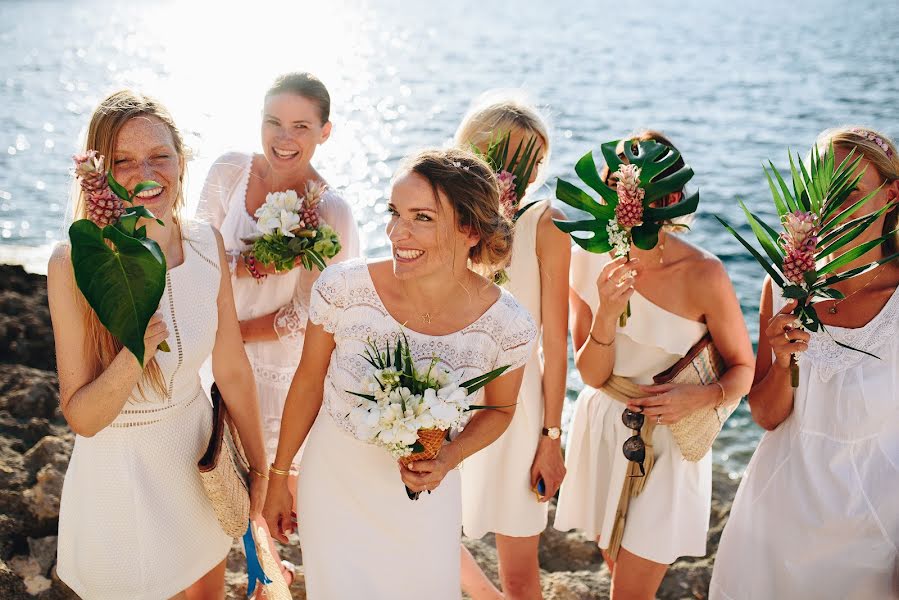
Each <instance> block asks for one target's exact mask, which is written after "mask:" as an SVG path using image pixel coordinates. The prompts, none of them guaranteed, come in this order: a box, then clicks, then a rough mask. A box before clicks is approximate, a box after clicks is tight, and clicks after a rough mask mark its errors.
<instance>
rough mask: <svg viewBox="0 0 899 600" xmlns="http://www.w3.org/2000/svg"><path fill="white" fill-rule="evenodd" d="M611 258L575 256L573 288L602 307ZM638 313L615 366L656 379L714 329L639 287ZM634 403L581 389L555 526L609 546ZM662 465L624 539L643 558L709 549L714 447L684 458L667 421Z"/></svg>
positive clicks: (634, 504) (620, 334)
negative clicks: (602, 279) (600, 285)
mask: <svg viewBox="0 0 899 600" xmlns="http://www.w3.org/2000/svg"><path fill="white" fill-rule="evenodd" d="M610 260H611V258H610V257H609V256H608V255H607V254H593V253H590V252H586V251H584V250H582V249H580V248H578V249H575V251H574V252H572V256H571V287H572V288H573V289H574V290H575V291H576V292H577V294H578V296H579V297H580V298H581V299H582V300H583V301H584V302H586V303H587V304H588V305H589V306H590V308H591V310H593V311H594V312H595V311H596V310H597V307H598V306H599V292H598V291H597V288H596V279H597V277H599V273H600V271H602V268H603V267H604V266H605V265H606V264H607V263H608V262H609V261H610ZM631 311H632V314H631V316H630V318H629V319H628V321H627V325H626V326H625V327H623V328H621V327H619V328H618V331H617V333H616V336H615V366H614V368H613V372H614V373H615V374H616V375H620V376H622V377H628V378H630V379H632V380H633V381H635V382H636V383H641V384H649V385H651V384H652V378H653V376H654V375H657V374H658V373H660V372H662V371H664V370H665V369H667V368H668V367H670V366H671V365H673V364H674V363H676V362H677V361H678V360H679V359H681V358H682V357H683V356H684V355H686V354H687V352H688V351H689V350H690V348H691V347H692V346H693V345H694V344H695V343H696V342H698V341H699V340H700V339H701V338H702V336H703V335H705V333H706V331H707V328H706V326H705V325H704V324H702V323H698V322H696V321H692V320H689V319H686V318H684V317H681V316H679V315H676V314H674V313H671V312H669V311H667V310H665V309H663V308H660V307H659V306H657V305H655V304H653V303H652V302H650V301H649V300H647V299H646V298H644V297H643V296H641V295H640V294H638V293H635V294H634V295H633V296H632V297H631ZM624 408H625V407H624V404H622V403H621V402H618V401H617V400H615V399H613V398H612V397H611V396H608V395H607V394H605V393H604V392H603V391H602V390H596V389H593V388H591V387H589V386H587V387H585V388H584V390H583V391H582V392H581V394H580V396H578V399H577V404H576V405H575V411H574V417H573V419H572V423H571V433H570V435H569V438H568V447H567V451H566V458H565V466H566V467H567V469H568V474H567V476H566V478H565V482H564V483H563V484H562V489H561V492H560V497H559V504H558V508H557V510H556V519H555V523H554V527H555V528H556V529H560V530H562V531H568V530H570V529H580V530H582V531H583V532H584V533H585V534H586V535H587V537H589V538H590V539H596V540H598V543H599V547H600V548H603V549H605V548H607V547H608V545H609V540H610V538H611V534H612V528H613V525H614V521H615V511H616V509H617V507H618V499H619V497H620V494H621V488H622V485H623V483H624V478H625V477H626V471H627V465H628V461H627V459H625V458H624V454H623V452H622V450H621V447H622V445H623V444H624V441H625V440H627V439H628V438H629V437H631V436H632V435H633V432H632V431H631V430H630V429H628V428H627V427H625V426H624V423H622V422H621V414H622V413H623V412H624ZM652 441H653V449H654V450H655V466H654V467H653V468H652V471H651V473H650V474H649V475H648V479H647V481H646V484H645V487H644V489H643V492H642V493H641V494H640V495H639V496H637V497H636V498H633V499H631V501H630V507H629V509H628V514H627V523H626V524H625V528H624V537H623V539H622V544H621V547H622V548H625V549H626V550H628V551H629V552H632V553H633V554H636V555H637V556H640V557H642V558H645V559H648V560H651V561H654V562H657V563H663V564H670V563H673V562H674V561H675V560H677V558H678V557H680V556H703V555H705V553H706V535H707V533H708V528H709V516H710V515H711V503H712V457H711V452H709V453H708V454H706V456H705V457H703V458H702V459H701V460H699V461H698V462H689V461H687V460H686V459H684V457H683V455H682V454H681V451H680V448H678V446H677V443H676V442H675V441H674V438H673V436H672V435H671V430H670V429H668V428H667V427H665V426H664V425H661V426H657V427H656V428H655V430H654V432H653V438H652Z"/></svg>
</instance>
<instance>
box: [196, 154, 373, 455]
mask: <svg viewBox="0 0 899 600" xmlns="http://www.w3.org/2000/svg"><path fill="white" fill-rule="evenodd" d="M252 161H253V157H252V155H250V154H241V153H237V152H231V153H228V154H225V155H223V156H221V157H220V158H219V159H218V160H216V161H215V163H214V164H213V165H212V167H211V168H210V169H209V175H208V176H207V177H206V183H205V184H204V186H203V191H202V193H201V195H200V206H199V208H198V210H197V214H198V215H200V216H202V217H203V218H206V219H207V220H208V221H209V222H210V223H211V224H212V225H214V226H215V227H217V228H218V229H219V230H220V231H221V234H222V239H223V240H224V242H225V250H227V251H228V252H240V251H242V250H245V249H246V248H248V245H247V244H246V243H244V242H243V239H244V238H248V237H250V236H251V235H253V234H255V233H256V232H257V230H256V221H255V219H254V218H253V217H251V216H250V214H249V213H247V208H246V206H247V205H246V201H247V185H248V183H249V180H250V168H251V165H252ZM298 192H299V193H302V190H298ZM320 214H321V219H322V220H323V221H324V222H325V223H327V224H328V225H330V226H331V227H333V228H334V230H335V231H336V232H337V234H338V235H339V236H340V244H341V250H340V252H338V253H337V255H336V256H335V257H334V258H332V259H331V260H330V261H329V263H331V264H334V263H337V262H340V261H343V260H347V259H349V258H355V257H357V256H359V232H358V230H357V228H356V221H355V220H354V218H353V213H352V210H351V209H350V207H349V205H348V204H347V203H346V201H345V200H344V199H343V198H341V197H340V196H339V195H337V194H336V193H335V192H334V191H332V190H330V189H329V190H327V191H326V192H325V194H324V196H323V197H322V202H321V205H320ZM238 268H242V267H238ZM318 276H319V271H318V270H317V269H316V270H314V271H308V270H306V269H304V268H302V267H298V268H295V269H292V270H290V271H288V272H286V273H281V274H276V275H269V276H268V277H266V278H265V279H263V280H262V281H260V282H257V281H256V280H255V279H253V278H251V277H234V276H232V278H231V285H232V288H233V290H234V302H235V305H236V307H237V318H238V319H240V320H242V321H243V320H249V319H253V318H256V317H261V316H264V315H268V314H271V313H277V315H276V317H275V331H276V332H277V333H278V339H277V340H272V341H268V342H253V343H249V344H246V345H245V348H246V351H247V357H248V358H249V359H250V364H251V365H252V366H253V374H254V376H255V378H256V389H257V392H258V394H259V408H260V411H261V413H262V428H263V433H264V436H265V448H266V453H267V454H268V458H269V461H272V460H274V458H275V451H276V450H277V448H278V433H279V431H280V426H281V413H282V412H283V411H284V400H285V398H286V397H287V390H288V389H289V388H290V381H291V380H292V379H293V375H294V372H295V371H296V369H297V365H299V364H300V355H301V354H302V350H303V336H304V335H305V332H306V317H307V313H308V308H309V294H310V293H311V291H312V284H313V283H315V280H316V279H317V278H318ZM298 462H299V458H298V457H297V458H295V460H294V466H296V464H297V463H298Z"/></svg>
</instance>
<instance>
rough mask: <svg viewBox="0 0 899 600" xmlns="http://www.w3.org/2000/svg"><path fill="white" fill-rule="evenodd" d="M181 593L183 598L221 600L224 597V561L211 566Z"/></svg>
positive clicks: (187, 599)
mask: <svg viewBox="0 0 899 600" xmlns="http://www.w3.org/2000/svg"><path fill="white" fill-rule="evenodd" d="M182 594H183V595H184V596H183V597H184V599H185V600H222V599H223V598H224V597H225V561H224V560H223V561H222V562H220V563H219V564H217V565H216V566H214V567H212V569H210V570H209V572H208V573H206V574H205V575H203V576H202V577H200V578H199V579H198V580H197V581H196V582H194V583H193V584H192V585H191V586H190V587H189V588H187V589H186V590H184V592H182ZM177 597H178V596H175V598H177Z"/></svg>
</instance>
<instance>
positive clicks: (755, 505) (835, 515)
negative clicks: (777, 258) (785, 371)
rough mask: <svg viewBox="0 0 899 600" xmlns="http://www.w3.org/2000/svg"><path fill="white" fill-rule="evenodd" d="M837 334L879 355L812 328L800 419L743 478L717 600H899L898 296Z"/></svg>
mask: <svg viewBox="0 0 899 600" xmlns="http://www.w3.org/2000/svg"><path fill="white" fill-rule="evenodd" d="M774 296H775V297H774V310H775V312H776V311H779V310H780V309H781V308H782V307H783V299H782V298H781V294H780V292H779V290H777V289H776V288H775V290H774ZM827 331H828V332H830V334H831V335H832V336H833V338H834V339H836V340H839V341H840V342H842V343H844V344H848V345H850V346H852V347H854V348H858V349H861V350H865V351H866V352H871V353H873V354H875V355H876V356H878V357H879V359H877V358H872V357H869V356H865V355H864V354H862V353H860V352H856V351H854V350H849V349H846V348H841V347H840V346H838V345H837V344H836V343H835V342H834V339H831V338H830V337H829V336H828V335H827V333H820V332H819V333H812V339H811V342H810V344H809V349H808V351H807V352H805V353H803V354H801V355H800V359H799V376H800V380H799V387H798V388H797V389H796V391H795V401H794V405H793V412H792V413H791V414H790V416H789V417H787V419H786V420H785V421H784V422H783V423H781V424H780V426H779V427H778V428H777V429H775V430H774V431H769V432H766V433H765V435H764V437H763V438H762V440H761V442H759V445H758V448H756V451H755V454H753V456H752V460H751V461H750V463H749V466H748V467H747V469H746V473H745V475H744V476H743V481H742V482H741V483H740V488H739V490H738V491H737V495H736V498H735V500H734V504H733V507H732V508H731V513H730V519H729V520H728V522H727V526H726V527H725V529H724V533H723V535H722V536H721V544H720V546H719V548H718V555H717V558H716V560H715V569H714V572H713V574H712V585H711V590H710V592H711V598H714V599H717V600H737V599H739V600H750V599H752V600H761V599H766V600H767V599H768V598H791V599H795V600H805V599H809V600H812V599H814V600H827V599H831V598H833V599H837V598H838V599H840V600H856V599H857V600H862V599H865V600H867V599H869V598H899V553H897V546H899V335H897V333H899V291H896V292H894V293H893V296H892V298H891V299H890V300H889V301H888V302H887V304H886V305H885V306H884V308H883V309H882V310H881V311H880V313H879V314H878V315H877V316H876V317H874V318H873V319H872V320H871V321H869V322H868V324H867V325H865V326H864V327H861V328H858V329H845V328H842V327H828V328H827Z"/></svg>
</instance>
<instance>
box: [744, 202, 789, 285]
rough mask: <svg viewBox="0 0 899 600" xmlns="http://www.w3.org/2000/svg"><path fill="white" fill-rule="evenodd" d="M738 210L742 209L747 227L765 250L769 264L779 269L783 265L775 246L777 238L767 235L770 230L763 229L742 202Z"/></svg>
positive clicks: (778, 249) (778, 248)
mask: <svg viewBox="0 0 899 600" xmlns="http://www.w3.org/2000/svg"><path fill="white" fill-rule="evenodd" d="M740 208H742V209H743V213H744V214H745V215H746V220H747V221H748V222H749V226H750V227H751V228H752V232H753V233H754V234H755V237H756V238H757V239H758V241H759V244H761V245H762V249H764V250H765V254H767V255H768V258H770V259H771V262H772V263H774V265H775V266H776V267H777V268H778V269H780V268H782V265H783V254H782V253H781V250H780V247H779V246H778V245H777V238H773V236H771V234H770V233H769V232H770V231H771V228H770V227H768V228H766V227H763V226H762V225H761V222H762V220H761V219H760V218H759V217H758V216H756V215H755V214H754V213H752V212H751V211H750V210H749V209H748V208H746V205H745V204H743V202H742V201H741V202H740Z"/></svg>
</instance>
